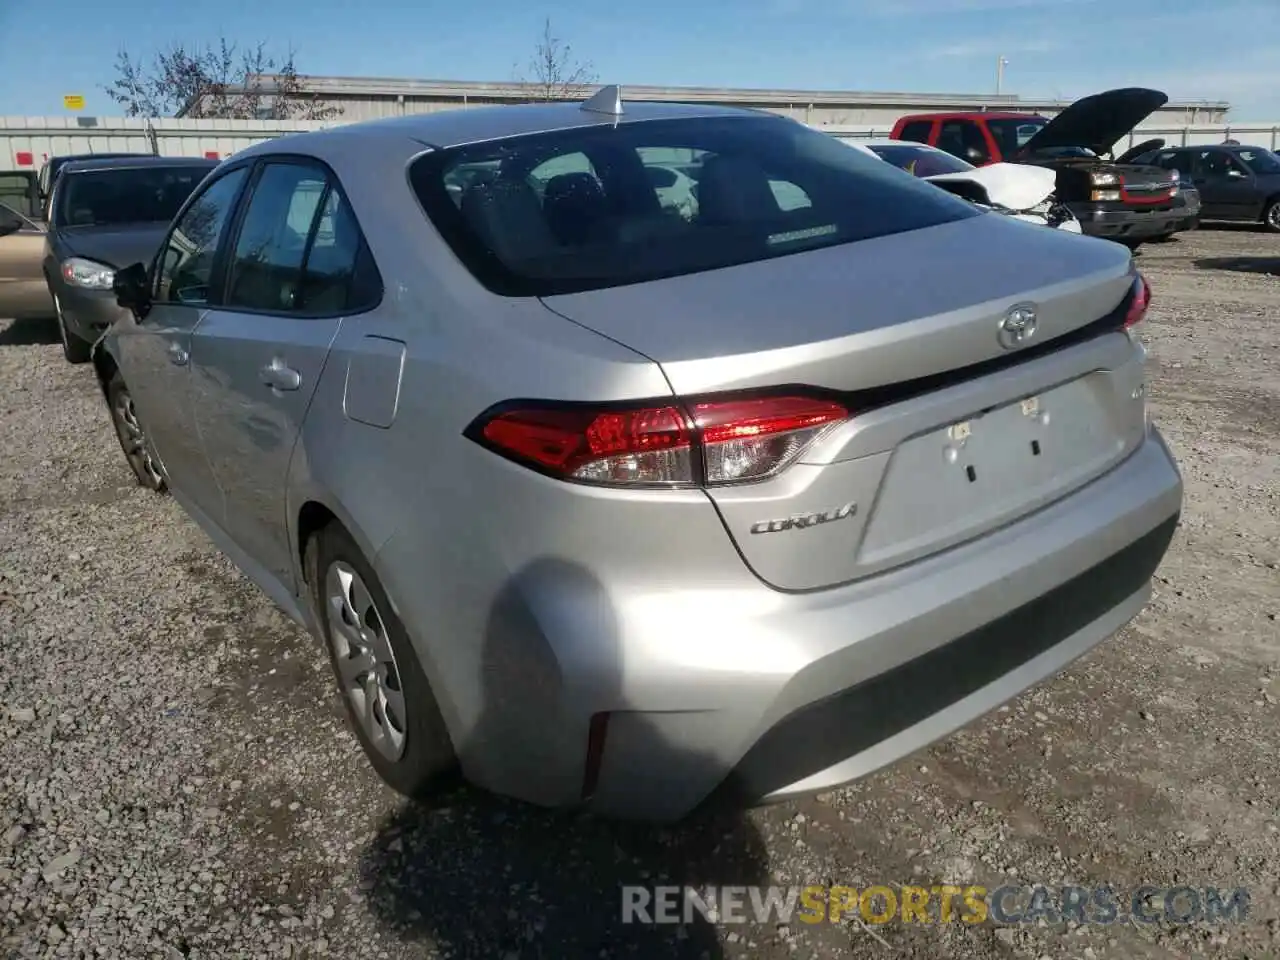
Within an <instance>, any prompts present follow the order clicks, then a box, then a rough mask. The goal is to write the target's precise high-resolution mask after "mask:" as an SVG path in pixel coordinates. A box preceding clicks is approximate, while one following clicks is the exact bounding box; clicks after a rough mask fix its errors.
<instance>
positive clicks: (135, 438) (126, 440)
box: [107, 370, 168, 493]
mask: <svg viewBox="0 0 1280 960" xmlns="http://www.w3.org/2000/svg"><path fill="white" fill-rule="evenodd" d="M107 409H108V411H109V412H110V414H111V425H112V426H113V427H115V428H116V438H117V439H118V440H119V441H120V449H121V450H123V451H124V458H125V460H127V461H128V463H129V469H130V470H132V471H133V476H134V479H136V480H137V481H138V486H140V487H146V488H147V489H148V490H154V491H155V492H156V493H163V492H164V491H165V490H166V489H167V487H168V483H167V482H166V480H165V475H164V468H163V467H162V466H161V465H160V461H159V458H157V457H156V455H155V452H154V450H153V449H152V446H151V440H150V439H149V438H148V437H147V432H146V430H145V429H143V426H142V423H141V422H140V421H139V420H138V412H137V410H136V409H135V408H134V406H133V397H132V395H130V393H129V388H128V387H127V386H125V382H124V377H122V376H121V375H120V371H119V370H113V371H112V373H111V378H110V379H109V380H108V381H107Z"/></svg>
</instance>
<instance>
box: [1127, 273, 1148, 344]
mask: <svg viewBox="0 0 1280 960" xmlns="http://www.w3.org/2000/svg"><path fill="white" fill-rule="evenodd" d="M1150 306H1151V285H1150V284H1149V283H1147V278H1146V277H1144V276H1143V275H1142V274H1138V275H1137V276H1136V277H1134V279H1133V298H1132V299H1131V300H1130V301H1129V309H1128V310H1127V311H1126V312H1125V315H1124V328H1125V329H1126V330H1128V329H1129V328H1130V327H1134V326H1137V325H1138V324H1139V323H1141V322H1142V320H1143V318H1144V317H1145V316H1146V315H1147V309H1148V308H1149V307H1150Z"/></svg>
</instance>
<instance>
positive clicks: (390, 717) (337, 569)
mask: <svg viewBox="0 0 1280 960" xmlns="http://www.w3.org/2000/svg"><path fill="white" fill-rule="evenodd" d="M306 567H307V580H308V582H309V583H310V585H311V591H312V598H313V600H314V602H315V607H316V611H317V614H318V620H319V626H320V631H321V634H322V637H321V639H322V640H323V641H324V645H325V648H326V649H327V650H328V652H329V664H330V666H331V667H332V668H333V675H334V678H335V680H336V681H337V684H338V691H339V694H340V695H341V696H342V702H343V706H344V708H345V710H346V714H347V720H348V723H349V725H350V727H351V730H352V732H353V733H355V735H356V739H357V740H358V741H359V742H360V746H361V747H362V748H363V749H364V752H365V756H366V757H367V758H368V759H369V763H370V764H371V765H372V766H373V768H374V770H375V771H376V772H377V774H378V776H379V777H381V778H382V780H383V782H385V783H386V784H387V785H388V786H389V787H391V788H392V789H393V790H395V791H396V792H397V793H400V794H403V795H404V796H406V797H409V798H412V799H423V798H425V797H427V796H429V795H432V794H435V793H437V792H438V791H439V790H440V789H441V788H442V787H443V786H445V785H447V784H451V783H452V781H453V779H454V775H455V774H456V770H457V760H456V757H455V755H454V751H453V744H452V742H451V741H450V739H449V733H448V730H447V729H446V727H445V724H444V718H443V717H442V716H441V715H440V708H439V706H438V705H437V703H436V698H435V695H434V694H433V693H432V691H431V684H430V683H429V682H428V681H427V676H426V673H425V672H424V671H423V669H422V666H421V664H420V663H419V662H418V656H417V653H416V652H415V651H414V649H413V644H412V643H410V641H409V635H408V633H407V632H406V631H405V629H404V625H403V624H402V623H401V622H400V618H399V617H397V616H396V613H395V611H394V610H393V609H392V607H391V602H390V601H389V600H388V599H387V595H386V593H385V592H384V591H383V589H382V584H381V583H379V582H378V577H377V575H376V574H375V573H374V571H373V568H372V567H371V566H370V564H369V562H368V561H367V560H365V558H364V555H363V553H361V551H360V548H359V547H358V546H356V543H355V541H354V540H353V539H352V538H351V535H350V534H349V533H347V531H346V530H344V529H343V528H342V527H341V526H340V525H339V524H337V523H336V522H335V523H331V524H330V525H329V526H327V527H325V528H324V529H323V530H321V531H320V532H319V533H318V534H316V535H315V536H313V537H312V538H311V539H310V540H309V541H308V543H307V551H306Z"/></svg>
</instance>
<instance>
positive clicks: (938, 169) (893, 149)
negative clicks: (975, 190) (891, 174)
mask: <svg viewBox="0 0 1280 960" xmlns="http://www.w3.org/2000/svg"><path fill="white" fill-rule="evenodd" d="M870 149H871V150H873V151H875V154H876V156H878V157H879V158H880V159H881V160H887V161H888V162H889V163H892V164H893V165H894V166H895V167H897V168H898V169H899V170H905V171H907V173H912V174H915V175H916V176H917V177H933V176H937V175H938V174H940V173H968V172H969V171H970V170H975V169H977V168H976V167H974V165H973V164H971V163H965V162H964V161H963V160H961V159H960V158H959V157H953V156H952V155H951V154H949V153H945V152H943V151H942V150H930V149H929V148H927V147H908V146H902V147H898V146H887V145H884V146H882V145H881V144H878V143H877V144H876V145H875V146H873V147H871V148H870Z"/></svg>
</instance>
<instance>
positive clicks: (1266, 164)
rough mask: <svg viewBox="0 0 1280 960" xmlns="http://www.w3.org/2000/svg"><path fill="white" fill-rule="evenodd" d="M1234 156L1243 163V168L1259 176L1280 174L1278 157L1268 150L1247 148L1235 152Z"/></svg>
mask: <svg viewBox="0 0 1280 960" xmlns="http://www.w3.org/2000/svg"><path fill="white" fill-rule="evenodd" d="M1236 156H1237V157H1239V158H1240V159H1241V160H1243V161H1244V163H1245V166H1247V167H1248V168H1249V169H1250V170H1252V171H1253V172H1254V173H1256V174H1258V175H1259V176H1261V175H1264V174H1268V173H1280V157H1278V156H1276V155H1275V154H1274V153H1272V152H1271V151H1270V150H1259V149H1255V148H1253V147H1249V148H1246V149H1244V150H1237V151H1236Z"/></svg>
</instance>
